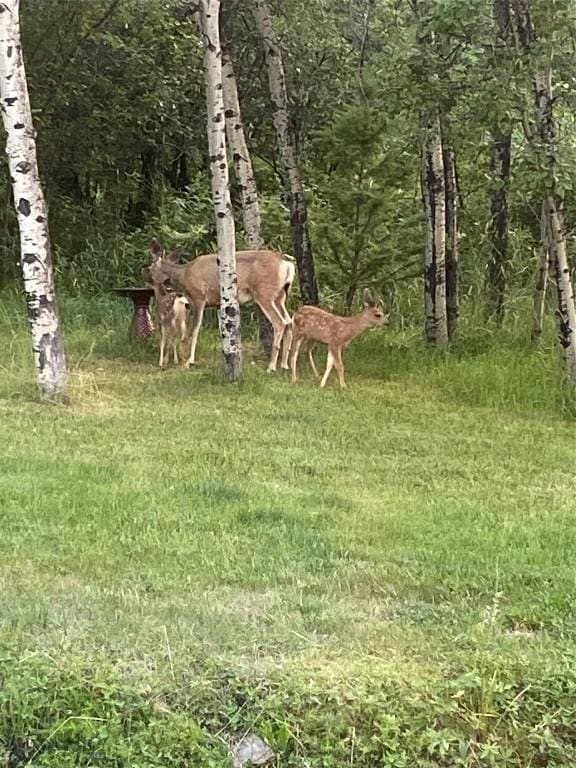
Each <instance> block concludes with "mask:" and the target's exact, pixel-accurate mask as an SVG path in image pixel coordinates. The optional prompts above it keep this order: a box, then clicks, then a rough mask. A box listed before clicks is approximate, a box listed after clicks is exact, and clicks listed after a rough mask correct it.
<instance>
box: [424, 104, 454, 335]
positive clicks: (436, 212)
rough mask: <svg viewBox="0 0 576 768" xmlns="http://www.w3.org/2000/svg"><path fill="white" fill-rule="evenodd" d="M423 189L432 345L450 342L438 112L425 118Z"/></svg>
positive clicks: (428, 332)
mask: <svg viewBox="0 0 576 768" xmlns="http://www.w3.org/2000/svg"><path fill="white" fill-rule="evenodd" d="M422 149H423V152H422V154H423V162H422V190H423V197H424V208H425V212H426V251H425V269H424V304H425V310H426V322H425V334H426V340H427V341H428V342H429V343H431V344H436V345H438V346H444V345H446V344H447V343H448V319H447V311H446V205H445V191H444V162H443V158H442V140H441V132H440V120H439V117H438V114H435V115H432V116H430V115H427V116H425V117H424V119H423V141H422Z"/></svg>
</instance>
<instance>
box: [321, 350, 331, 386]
mask: <svg viewBox="0 0 576 768" xmlns="http://www.w3.org/2000/svg"><path fill="white" fill-rule="evenodd" d="M333 367H334V354H333V352H332V350H331V349H328V357H327V358H326V370H325V371H324V376H322V381H321V382H320V386H321V387H325V386H326V382H327V381H328V376H330V371H331V370H332V368H333Z"/></svg>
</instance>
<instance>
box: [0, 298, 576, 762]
mask: <svg viewBox="0 0 576 768" xmlns="http://www.w3.org/2000/svg"><path fill="white" fill-rule="evenodd" d="M92 306H93V311H94V316H93V317H90V316H87V312H88V310H87V309H86V305H85V304H82V303H80V302H73V301H69V302H67V303H66V304H65V305H64V316H65V318H66V321H67V334H66V341H67V349H68V355H69V360H70V366H71V380H70V392H71V397H72V404H71V405H70V406H69V407H66V408H65V407H50V406H44V405H41V404H39V403H38V402H36V401H35V399H34V384H33V373H32V370H31V365H30V360H29V339H28V335H27V331H26V327H25V324H24V320H23V318H22V316H21V315H20V314H19V313H18V312H16V314H14V309H13V307H14V303H13V299H12V298H7V299H5V303H4V307H5V309H4V310H0V344H1V346H2V348H3V349H4V350H5V352H4V355H3V360H2V363H1V366H2V367H1V368H0V441H1V445H2V451H1V452H0V519H1V525H2V536H1V537H0V587H1V588H0V641H1V643H2V646H3V647H4V649H5V654H4V656H5V658H3V659H2V660H0V665H1V666H2V667H3V675H4V679H5V680H8V681H9V684H8V686H7V690H8V691H10V693H9V694H6V696H4V698H2V697H1V696H0V715H1V716H2V718H3V720H2V729H1V738H2V739H3V743H4V746H5V749H6V751H7V755H8V756H9V758H10V759H11V760H12V761H13V762H7V763H6V764H7V765H20V764H22V765H28V764H30V765H92V764H95V762H94V761H96V758H95V757H94V755H95V754H96V753H97V752H98V750H100V752H98V754H100V753H102V754H103V755H104V757H102V758H101V759H102V760H103V759H106V760H108V761H109V762H110V764H114V765H126V766H128V765H130V766H136V765H150V766H152V765H154V766H155V765H159V766H160V765H182V766H184V765H196V764H197V765H214V766H220V765H223V766H224V765H229V764H230V763H229V758H228V757H227V755H226V748H225V746H224V745H223V743H224V742H226V743H228V741H230V740H232V739H233V736H234V734H235V733H243V732H245V731H248V730H253V731H256V732H259V733H260V734H261V735H264V736H265V737H266V738H267V740H268V742H269V743H271V744H272V746H273V748H274V750H275V752H276V755H277V758H276V760H277V763H276V764H277V765H286V766H288V765H302V766H304V765H309V766H316V765H318V766H333V765H334V766H337V765H343V764H352V765H375V764H379V765H390V766H403V765H406V766H409V765H443V766H446V765H450V766H451V765H454V766H456V765H466V766H468V765H469V766H477V765H486V766H489V765H514V766H527V765H558V766H559V765H566V766H568V765H573V764H574V761H575V760H576V755H575V752H574V749H573V745H574V734H573V731H570V728H571V727H572V726H570V725H566V728H565V729H564V730H562V731H561V732H559V731H558V730H557V723H558V721H560V722H561V724H562V723H564V720H563V718H564V719H568V720H569V721H570V722H572V721H573V719H574V718H573V715H574V713H576V703H574V690H576V688H575V682H574V674H573V660H574V647H575V645H574V643H575V641H576V631H575V630H576V616H575V607H576V568H575V552H576V520H575V512H576V502H575V498H576V495H575V492H576V487H575V481H574V469H575V458H576V446H575V432H574V421H573V414H574V403H573V400H572V399H571V395H570V392H569V391H568V390H567V389H565V388H564V387H563V385H562V383H561V377H560V374H559V365H558V360H557V352H556V348H555V346H554V344H553V342H552V341H550V340H548V341H547V342H546V343H545V344H544V346H543V348H542V349H540V350H537V351H533V350H530V349H529V348H528V346H527V345H525V344H524V343H523V342H522V340H521V339H520V338H519V335H518V333H517V332H516V331H515V330H514V329H511V330H509V331H502V332H500V333H499V334H492V333H489V332H488V331H485V330H474V329H473V328H472V327H470V328H469V330H468V335H466V328H464V329H463V332H462V337H461V339H460V341H459V342H458V344H457V345H456V347H455V349H454V351H452V352H450V353H449V354H447V355H441V354H439V353H435V352H434V351H430V350H426V349H425V348H424V347H423V345H422V344H421V342H420V340H419V338H418V335H417V333H414V334H412V335H409V334H406V333H403V334H401V333H400V332H398V331H395V330H394V329H391V330H390V331H381V330H378V331H374V332H372V333H368V334H366V336H365V337H364V338H363V339H362V340H359V341H358V342H357V343H356V344H355V345H354V346H353V347H351V348H350V350H349V352H348V353H347V357H346V371H347V378H348V384H349V389H348V390H347V391H346V392H340V391H339V390H338V389H337V386H336V379H334V380H332V381H331V384H330V385H329V387H328V388H327V389H326V390H325V391H320V390H319V389H318V388H317V386H316V383H315V382H314V381H313V380H312V378H311V375H310V373H309V371H308V370H307V365H306V363H305V360H302V361H301V381H300V383H299V384H298V385H296V386H292V385H291V384H290V383H289V380H288V378H287V375H286V374H285V373H278V374H277V375H275V376H268V375H266V373H265V370H264V368H265V364H264V363H263V362H262V361H261V360H260V359H258V358H257V357H256V359H254V360H253V359H252V357H253V354H252V352H253V344H251V343H250V341H247V344H246V350H247V351H246V355H245V358H246V359H245V365H244V376H243V380H242V382H241V383H240V384H239V385H234V386H231V385H228V384H226V383H224V382H223V381H222V379H221V374H220V358H219V353H218V349H217V339H216V336H215V334H214V333H213V332H210V331H208V332H207V333H205V334H204V335H203V337H201V339H202V341H201V345H200V361H201V364H200V366H199V367H198V369H197V370H193V371H180V370H168V371H165V372H160V371H158V370H157V368H156V362H157V356H156V347H155V345H154V344H147V345H134V344H133V345H130V344H128V343H127V341H126V328H127V313H126V312H125V311H124V310H125V309H126V307H124V306H123V305H122V304H121V303H120V302H119V303H118V304H117V305H114V304H109V302H107V301H105V300H102V304H101V306H98V305H97V302H93V305H92ZM318 358H319V359H320V358H321V356H320V354H318ZM39 680H40V681H43V682H41V683H38V681H39ZM94 680H97V682H94ZM103 681H105V682H103ZM566 686H568V687H566ZM102 690H106V691H112V692H114V694H112V693H110V694H107V695H106V696H104V695H103V694H102V696H101V695H100V693H101V691H102ZM30 691H34V693H33V694H32V693H30ZM38 691H41V693H39V692H38ZM87 691H89V693H86V692H87ZM94 691H96V692H97V693H94ZM118 691H121V692H122V693H121V699H122V701H123V702H124V704H123V705H122V706H124V707H125V706H126V698H127V697H128V698H130V697H133V699H134V700H133V702H132V710H131V711H133V712H143V711H146V712H147V713H148V714H147V715H146V717H144V715H142V718H143V719H144V720H145V721H146V726H148V725H150V718H151V719H152V722H153V723H155V722H156V721H158V723H160V724H161V726H160V725H158V727H159V728H161V734H162V737H161V738H160V739H159V740H158V739H157V740H156V741H154V742H153V743H152V744H151V743H150V739H149V737H148V736H144V735H142V733H143V732H141V731H140V730H138V729H137V728H136V726H135V725H134V723H135V722H136V721H138V722H140V720H139V719H138V718H137V717H136V715H134V714H133V715H131V716H130V717H129V718H128V721H130V722H132V725H131V729H132V730H131V731H130V733H131V734H132V735H131V736H130V737H128V736H127V735H126V731H125V725H122V723H124V720H122V718H121V717H120V715H118V708H116V706H115V705H114V706H112V704H111V703H110V702H111V701H112V699H113V700H114V701H116V699H115V698H114V697H115V696H116V693H117V692H118ZM15 692H16V693H15ZM98 692H100V693H98ZM118 696H120V694H118ZM158 697H161V699H162V702H164V704H166V702H167V701H168V702H169V704H166V706H164V705H163V708H161V710H162V711H161V712H160V713H158V711H157V708H156V709H155V708H154V707H155V706H156V704H155V703H157V701H158ZM95 700H96V701H97V702H99V703H98V704H95V703H94V701H95ZM524 706H525V707H526V711H524V710H523V709H522V707H524ZM572 706H573V709H570V707H572ZM149 707H152V708H151V709H148V708H149ZM120 709H122V708H120ZM122 711H124V710H123V709H122ZM559 713H562V714H561V716H560V715H559ZM70 718H72V720H73V722H74V723H75V724H76V725H77V724H78V722H81V723H82V728H83V729H85V730H87V732H89V734H90V738H91V739H92V741H91V742H90V745H89V746H86V740H87V738H88V737H87V736H86V734H85V733H84V731H82V738H80V737H78V734H77V729H76V730H74V729H71V727H70V725H69V719H70ZM91 718H93V719H91ZM146 718H148V719H146ZM154 718H156V720H155V719H154ZM390 718H392V719H391V720H390ZM101 722H105V723H107V727H106V730H105V733H103V732H102V728H101V726H100V725H99V723H101ZM63 723H64V725H62V724H63ZM86 723H89V725H86ZM111 723H116V725H117V730H114V728H112V726H111V725H110V724H111ZM118 723H120V724H118ZM64 726H66V727H64ZM563 727H564V726H563ZM123 728H124V730H123ZM62 729H64V731H65V733H67V734H68V731H70V733H69V734H68V735H67V737H66V738H64V737H63V736H62ZM190 729H192V732H193V735H191V731H190ZM566 729H567V730H566ZM56 732H57V733H58V734H59V736H58V738H56V737H55V736H54V734H55V733H56ZM136 733H138V734H139V735H138V737H136V735H135V734H136ZM146 733H148V731H146ZM95 734H96V735H95ZM26 739H28V741H29V745H28V747H26V743H27V742H26ZM182 740H185V741H186V742H187V744H188V747H189V746H190V743H191V742H194V743H195V744H196V745H197V750H198V752H197V753H196V752H195V753H194V754H191V753H189V752H186V751H183V750H182V747H181V742H182ZM96 742H97V743H96ZM15 744H16V746H17V748H16V747H15V746H14V745H15ZM54 744H56V746H54V747H53V748H51V749H50V748H48V747H47V746H46V745H54ZM78 744H80V746H78ZM127 744H129V745H131V746H126V745H127ZM30 745H31V746H30ZM71 745H76V746H71ZM143 745H144V746H143ZM167 745H168V746H167ZM172 745H174V751H173V752H172V751H170V749H171V748H172ZM168 747H170V749H169V748H168ZM18 750H20V751H19V752H18ZM74 750H76V751H74ZM122 750H124V751H122ZM126 750H128V751H126ZM144 754H145V755H146V757H143V755H144ZM18 755H20V757H18ZM542 756H543V757H542ZM6 759H7V760H8V757H7V758H6ZM99 759H100V758H99ZM539 759H542V760H544V762H538V760H539ZM18 760H20V762H18ZM66 760H68V761H69V762H66ZM51 761H53V762H51ZM75 761H76V762H75Z"/></svg>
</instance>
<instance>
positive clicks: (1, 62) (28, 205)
mask: <svg viewBox="0 0 576 768" xmlns="http://www.w3.org/2000/svg"><path fill="white" fill-rule="evenodd" d="M0 98H1V99H2V119H3V121H4V128H5V129H6V133H7V134H8V138H7V142H6V153H7V155H8V163H9V166H10V176H11V177H12V188H13V193H14V201H15V202H16V211H17V215H18V226H19V228H20V246H21V265H22V272H23V275H24V290H25V293H26V304H27V307H28V319H29V322H30V328H31V331H32V346H33V350H34V361H35V364H36V371H37V376H38V384H39V387H40V393H41V395H42V397H43V398H44V399H46V400H63V399H64V398H65V388H66V380H67V371H66V358H65V355H64V341H63V337H62V330H61V327H60V323H59V319H58V310H57V305H56V296H55V292H54V275H53V269H52V252H51V248H50V236H49V233H48V212H47V207H46V201H45V198H44V194H43V192H42V185H41V183H40V176H39V174H38V163H37V159H36V132H35V130H34V125H33V123H32V113H31V110H30V101H29V97H28V87H27V83H26V72H25V69H24V60H23V56H22V42H21V39H20V22H19V0H2V2H0Z"/></svg>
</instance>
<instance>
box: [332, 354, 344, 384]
mask: <svg viewBox="0 0 576 768" xmlns="http://www.w3.org/2000/svg"><path fill="white" fill-rule="evenodd" d="M333 354H334V365H335V366H336V370H337V371H338V381H339V382H340V387H341V389H346V382H345V381H344V363H343V362H342V350H341V349H340V348H336V349H334V353H333Z"/></svg>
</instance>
